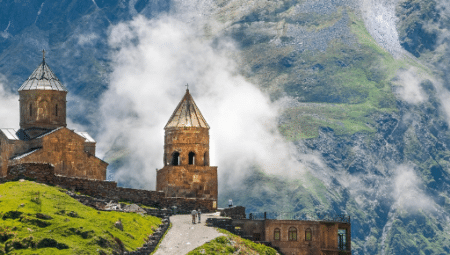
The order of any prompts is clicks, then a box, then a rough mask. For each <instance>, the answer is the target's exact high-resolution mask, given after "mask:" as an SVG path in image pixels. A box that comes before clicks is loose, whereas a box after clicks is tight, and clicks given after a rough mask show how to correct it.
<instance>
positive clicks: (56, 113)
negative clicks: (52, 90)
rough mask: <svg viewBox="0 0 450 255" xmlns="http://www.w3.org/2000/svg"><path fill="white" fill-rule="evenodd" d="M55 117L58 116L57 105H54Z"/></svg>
mask: <svg viewBox="0 0 450 255" xmlns="http://www.w3.org/2000/svg"><path fill="white" fill-rule="evenodd" d="M55 115H56V116H58V104H56V105H55Z"/></svg>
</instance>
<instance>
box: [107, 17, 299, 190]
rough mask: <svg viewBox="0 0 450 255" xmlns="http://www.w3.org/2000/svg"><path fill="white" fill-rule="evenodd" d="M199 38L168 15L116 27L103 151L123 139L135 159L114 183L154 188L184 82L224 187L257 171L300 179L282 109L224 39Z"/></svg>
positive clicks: (112, 31) (180, 22)
mask: <svg viewBox="0 0 450 255" xmlns="http://www.w3.org/2000/svg"><path fill="white" fill-rule="evenodd" d="M198 31H200V30H196V29H195V28H193V27H191V26H189V25H187V24H186V23H184V22H182V21H180V20H178V19H176V18H173V17H168V16H165V17H161V18H160V19H157V20H148V19H146V18H144V17H142V16H138V17H136V18H135V19H133V20H132V21H129V22H126V23H120V24H118V25H116V26H114V27H112V29H111V31H110V37H109V44H110V46H111V48H113V49H116V51H115V52H114V53H113V55H112V60H113V64H112V65H113V68H114V71H113V73H112V74H111V76H110V81H111V82H110V89H109V90H108V91H107V92H106V93H105V94H104V97H103V98H102V101H101V109H100V110H101V112H102V113H103V119H104V120H103V121H102V123H104V132H103V135H102V136H101V137H100V138H99V146H100V147H101V146H103V148H99V150H100V151H106V150H107V149H108V148H109V147H110V146H111V145H112V143H113V141H114V140H115V139H116V137H117V136H119V135H120V136H121V137H122V138H123V141H125V142H123V144H122V145H123V146H125V147H127V148H128V149H129V151H131V152H132V155H131V157H132V158H133V159H134V160H135V161H133V163H131V164H130V165H126V166H124V167H123V168H122V169H121V170H120V171H119V172H118V173H117V175H116V178H115V179H116V180H117V179H118V178H122V179H127V180H131V181H132V182H135V183H136V185H138V186H140V187H146V188H154V183H155V178H156V173H155V170H154V169H156V168H161V167H162V166H163V164H162V158H163V137H164V131H163V127H164V125H165V124H166V122H167V121H168V119H169V117H170V116H171V114H172V112H173V111H174V109H175V107H176V105H177V104H178V102H179V101H180V100H181V98H182V97H183V95H184V93H185V87H184V85H185V84H186V83H189V85H190V87H189V88H190V91H191V94H192V95H193V97H194V99H195V101H196V103H197V105H198V107H199V108H200V110H201V112H202V113H203V115H204V117H205V118H206V121H207V122H208V123H209V125H210V126H211V130H210V138H211V144H210V147H211V154H210V155H211V165H217V166H218V167H219V168H218V171H219V182H220V183H221V184H224V185H232V184H233V183H234V184H236V183H237V181H236V180H239V179H241V178H242V177H243V176H245V173H246V172H248V171H247V170H248V169H249V168H250V167H251V166H253V165H258V166H259V167H261V169H263V170H264V171H265V172H267V173H272V174H289V173H290V174H299V173H301V172H302V171H303V166H302V165H300V164H299V163H298V162H297V161H296V160H294V159H293V157H292V155H291V151H294V150H295V149H293V148H291V147H290V145H289V144H288V143H287V142H286V141H285V140H284V139H283V138H282V137H281V135H280V134H279V133H278V130H277V126H276V125H277V107H276V104H272V103H271V102H270V100H269V98H268V97H267V96H266V95H265V94H263V93H262V92H261V91H260V90H259V89H258V88H257V87H256V86H255V85H253V84H251V83H249V82H247V81H246V80H245V78H244V77H242V76H240V75H238V74H237V71H238V70H236V68H237V67H236V65H235V63H234V61H233V60H231V59H229V58H228V57H226V53H225V52H229V51H230V50H233V45H232V43H231V42H230V41H229V40H227V39H223V40H222V41H221V43H220V46H218V47H216V48H213V47H212V46H211V42H210V41H207V40H204V39H202V38H204V37H203V36H202V34H201V33H199V32H198Z"/></svg>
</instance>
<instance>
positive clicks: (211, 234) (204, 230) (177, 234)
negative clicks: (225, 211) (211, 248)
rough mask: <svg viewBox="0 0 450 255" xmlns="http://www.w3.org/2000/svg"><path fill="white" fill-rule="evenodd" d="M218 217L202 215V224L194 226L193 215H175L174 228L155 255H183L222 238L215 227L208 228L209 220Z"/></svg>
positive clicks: (172, 220) (172, 217)
mask: <svg viewBox="0 0 450 255" xmlns="http://www.w3.org/2000/svg"><path fill="white" fill-rule="evenodd" d="M212 217H217V215H215V214H202V222H201V223H200V224H198V223H197V224H192V218H191V215H175V216H171V217H170V222H171V223H172V228H171V229H170V230H169V232H167V234H166V236H165V237H164V239H163V240H162V242H161V244H160V246H159V248H158V250H157V251H156V253H155V254H154V255H183V254H186V253H188V252H190V251H192V250H193V249H195V248H197V247H198V246H201V245H203V244H204V243H206V242H208V241H211V240H212V239H214V238H216V237H219V236H222V235H223V234H221V233H219V232H217V230H216V229H215V228H213V227H207V226H206V225H205V221H206V219H207V218H212Z"/></svg>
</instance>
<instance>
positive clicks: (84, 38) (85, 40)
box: [78, 33, 99, 46]
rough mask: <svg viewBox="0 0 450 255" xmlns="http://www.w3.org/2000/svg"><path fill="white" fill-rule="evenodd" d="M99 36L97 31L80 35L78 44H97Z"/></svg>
mask: <svg viewBox="0 0 450 255" xmlns="http://www.w3.org/2000/svg"><path fill="white" fill-rule="evenodd" d="M98 38H99V36H98V35H97V34H95V33H90V34H80V35H78V44H79V45H81V46H83V45H86V44H95V42H96V41H97V39H98Z"/></svg>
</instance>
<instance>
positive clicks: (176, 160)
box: [172, 152, 180, 166]
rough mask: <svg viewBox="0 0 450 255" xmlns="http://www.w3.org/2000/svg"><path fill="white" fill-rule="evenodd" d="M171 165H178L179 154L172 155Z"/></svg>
mask: <svg viewBox="0 0 450 255" xmlns="http://www.w3.org/2000/svg"><path fill="white" fill-rule="evenodd" d="M172 165H173V166H178V165H180V153H179V152H174V153H173V154H172Z"/></svg>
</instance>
